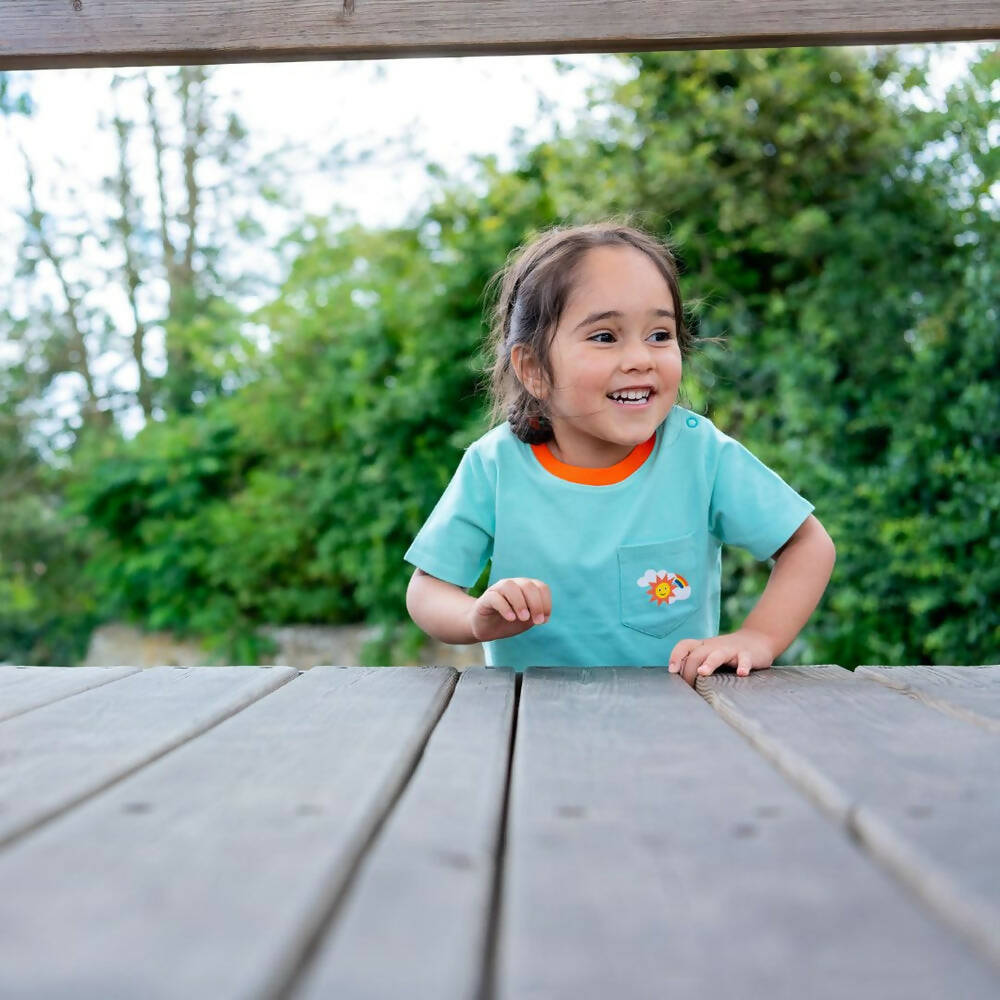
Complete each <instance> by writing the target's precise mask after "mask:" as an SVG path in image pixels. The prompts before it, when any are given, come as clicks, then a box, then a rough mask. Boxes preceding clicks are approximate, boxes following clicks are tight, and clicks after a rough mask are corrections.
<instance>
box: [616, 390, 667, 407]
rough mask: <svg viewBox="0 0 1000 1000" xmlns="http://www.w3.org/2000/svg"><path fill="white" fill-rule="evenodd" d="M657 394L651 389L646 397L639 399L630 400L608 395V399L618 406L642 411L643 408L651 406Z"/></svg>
mask: <svg viewBox="0 0 1000 1000" xmlns="http://www.w3.org/2000/svg"><path fill="white" fill-rule="evenodd" d="M655 395H656V393H655V392H654V391H653V390H652V389H650V390H648V391H647V392H646V395H645V396H640V397H639V398H638V399H628V398H623V397H616V396H612V395H611V394H610V393H609V394H608V399H610V400H611V402H612V403H614V404H615V405H616V406H626V407H630V408H632V409H636V410H641V409H642V408H643V407H646V406H649V403H650V401H651V400H652V398H653V396H655Z"/></svg>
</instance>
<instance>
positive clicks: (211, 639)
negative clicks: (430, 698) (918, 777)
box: [0, 44, 1000, 668]
mask: <svg viewBox="0 0 1000 1000" xmlns="http://www.w3.org/2000/svg"><path fill="white" fill-rule="evenodd" d="M998 109H1000V48H998V47H997V46H995V45H972V44H968V45H965V44H963V45H935V46H902V47H886V48H872V47H855V48H797V49H779V50H752V49H751V50H738V51H705V52H670V53H642V54H630V55H606V56H592V55H588V56H576V57H574V56H569V57H560V58H554V57H548V56H531V57H526V56H525V57H522V56H517V57H485V58H455V59H408V60H398V61H386V62H372V61H368V62H354V63H308V64H265V65H249V66H222V67H183V68H179V69H170V68H155V69H148V70H136V69H130V70H111V69H107V70H58V71H56V70H48V71H44V72H36V73H28V72H11V73H6V74H0V163H2V168H3V171H2V172H3V178H4V184H3V185H2V190H0V278H2V288H3V290H4V292H3V295H2V296H0V662H7V663H22V664H68V665H69V664H77V663H82V662H135V656H136V655H137V654H135V653H129V654H127V655H126V654H125V653H121V652H119V653H117V654H116V653H114V652H110V653H107V654H103V653H100V652H95V648H96V647H97V646H99V645H100V643H99V642H98V641H97V640H98V639H102V637H103V639H102V641H103V640H107V639H108V637H109V636H114V635H115V634H118V633H117V632H116V630H118V632H120V631H121V630H122V629H124V628H126V627H128V628H130V629H132V630H133V632H131V633H130V634H132V635H143V634H155V635H157V636H160V635H164V636H169V637H170V641H172V642H177V643H181V644H186V645H185V648H186V649H187V650H189V651H190V650H194V652H193V653H190V654H189V655H190V656H191V657H192V658H194V659H195V660H198V659H199V658H203V662H213V661H214V662H230V663H256V662H271V661H273V660H274V659H275V657H278V658H279V659H282V654H285V655H284V656H283V662H290V661H291V660H293V659H294V658H293V657H291V656H290V654H289V652H288V651H289V648H290V646H289V644H294V642H295V641H300V642H301V641H306V640H308V641H312V639H311V638H310V637H312V638H315V640H316V644H318V647H317V651H315V653H314V654H308V655H314V662H343V663H347V662H352V663H363V664H380V663H416V662H440V655H439V654H440V651H439V650H438V651H430V650H429V647H427V646H425V645H424V644H423V638H424V637H423V635H422V633H420V632H419V630H417V629H416V627H415V626H413V625H412V623H410V622H409V620H408V618H407V615H406V610H405V603H404V595H405V591H406V585H407V583H408V580H409V577H410V573H411V571H412V568H411V567H410V566H408V564H406V563H404V562H403V559H402V555H403V552H404V551H405V550H406V548H407V546H408V545H409V542H410V541H411V540H412V538H413V536H414V534H415V533H416V531H417V530H418V528H419V527H420V525H421V524H422V523H423V521H424V519H425V518H426V516H427V514H428V513H429V512H430V510H431V508H432V507H433V505H434V503H435V502H436V500H437V498H438V497H439V495H440V493H441V491H442V489H443V488H444V486H445V484H446V483H447V481H448V479H449V478H450V476H451V474H452V472H453V471H454V469H455V467H456V466H457V464H458V461H459V459H460V457H461V452H462V449H463V448H464V447H465V446H466V445H467V444H469V443H470V442H471V441H472V440H473V439H475V438H476V437H478V436H479V435H480V434H482V433H483V432H484V431H485V430H486V429H487V426H488V425H487V423H486V419H485V397H484V394H483V392H482V391H481V383H482V379H483V373H484V371H485V370H486V369H487V368H488V366H489V359H488V358H487V357H485V356H484V354H483V353H482V348H481V345H482V341H483V335H484V332H485V324H484V315H485V312H486V309H487V307H488V302H486V301H485V300H484V287H485V285H486V283H487V281H488V280H489V278H490V277H491V276H492V275H493V273H494V272H495V271H496V270H497V269H498V268H499V267H500V266H501V265H502V264H503V262H504V260H505V258H506V257H507V255H508V253H509V252H510V251H511V250H512V249H514V248H515V247H517V246H518V245H520V244H521V243H522V242H523V241H524V240H525V239H527V238H530V236H531V235H532V234H534V233H535V232H537V231H538V230H540V229H543V228H545V227H548V226H550V225H554V224H572V223H575V222H585V221H591V220H595V219H599V218H603V217H606V216H609V215H618V216H628V217H629V218H630V219H631V220H632V221H634V222H635V223H637V224H639V225H642V226H644V227H646V228H647V229H650V230H651V231H653V232H655V233H657V234H658V235H661V236H665V237H668V238H669V239H671V240H672V241H673V243H674V244H675V246H676V248H677V253H678V256H679V259H680V261H681V265H682V289H683V291H684V294H685V296H686V306H687V310H688V314H689V320H690V322H691V323H692V325H693V326H694V328H695V329H696V330H697V331H698V332H700V333H701V334H702V335H704V336H711V337H721V338H723V341H724V342H723V343H722V344H714V343H713V344H710V345H709V344H706V345H705V346H704V348H702V349H700V350H699V351H698V352H697V353H696V356H695V358H694V359H693V360H692V361H691V362H690V363H689V364H688V365H687V367H686V371H685V378H684V386H683V390H682V396H681V402H682V403H683V404H684V405H686V406H690V407H692V408H694V409H696V410H698V411H699V412H701V413H705V414H707V415H708V416H709V417H710V419H712V420H713V421H714V422H715V423H716V424H717V425H718V426H719V427H720V428H721V429H722V430H724V431H725V432H727V433H729V434H731V435H733V436H734V437H736V438H738V439H739V440H740V441H742V442H743V443H744V444H746V446H747V447H748V448H750V449H751V451H753V452H754V453H756V454H757V455H758V456H759V457H760V458H761V459H762V460H763V461H764V462H765V463H767V464H768V465H770V466H771V467H772V468H774V469H775V470H776V471H777V472H779V474H781V475H782V477H783V478H784V479H786V480H787V481H788V482H789V483H790V484H791V485H792V486H793V487H794V488H795V489H797V490H798V491H799V492H801V493H802V494H803V495H804V496H806V497H807V498H809V499H810V500H811V501H812V502H813V503H814V504H815V505H816V514H817V516H818V517H819V518H820V520H821V521H822V522H823V523H824V525H825V526H826V527H827V529H828V530H829V532H830V534H831V535H832V536H833V538H834V540H835V541H836V543H837V551H838V559H837V566H836V569H835V571H834V576H833V579H832V581H831V584H830V587H829V589H828V591H827V594H826V596H825V598H824V600H823V603H822V604H821V606H820V608H819V610H818V611H817V612H816V614H815V615H814V617H813V618H812V620H811V621H810V623H809V624H808V626H807V627H806V629H805V630H804V632H803V633H802V635H801V636H800V637H799V639H798V640H797V641H796V642H795V644H794V645H793V646H792V647H791V648H790V649H789V650H788V651H787V652H786V653H785V654H784V656H783V657H782V660H781V661H780V662H787V663H792V662H796V663H840V664H842V665H844V666H846V667H852V668H853V667H854V666H856V665H857V664H859V663H882V664H920V663H939V664H973V663H988V662H993V663H995V662H998V661H1000V654H998V647H1000V611H998V607H1000V523H998V522H1000V518H998V511H1000V447H998V446H1000V440H998V439H1000V291H998V288H1000V281H998V278H1000V240H998V228H1000V152H998V150H1000V142H998V140H1000V114H998ZM723 570H724V572H723V585H724V592H723V607H722V629H723V630H728V629H732V628H736V627H738V625H739V624H740V622H741V621H742V619H743V617H744V616H745V615H746V614H747V612H748V611H749V610H750V608H751V607H752V606H753V603H754V602H755V600H756V598H757V597H758V596H759V594H760V592H761V590H762V589H763V587H764V584H765V583H766V580H767V576H768V572H769V566H768V565H767V564H764V563H756V562H755V561H754V560H753V559H752V557H750V556H749V554H747V553H745V552H743V551H742V550H737V549H731V550H727V551H726V552H725V554H724V565H723ZM486 575H487V574H486V572H485V571H484V574H483V578H482V579H481V580H480V582H479V584H478V586H477V587H476V588H475V589H474V590H473V593H479V592H480V591H481V589H482V588H483V586H484V584H485V579H486ZM331 629H332V631H333V632H336V630H337V629H344V630H347V629H353V630H354V631H353V632H350V635H352V636H354V637H355V638H356V639H357V640H358V641H357V642H356V643H355V645H353V646H350V647H349V652H346V653H345V652H344V651H343V650H339V651H337V652H331V650H330V649H329V648H323V642H324V641H325V640H324V638H323V637H324V636H327V635H329V634H330V630H331ZM135 630H138V631H135ZM324 630H327V631H324ZM341 634H343V635H347V634H348V633H347V632H346V631H345V632H342V633H341ZM307 644H308V642H307ZM88 651H89V652H88ZM176 655H177V654H176V653H174V652H171V653H169V654H167V653H163V654H162V655H161V656H160V659H159V662H171V657H174V656H176ZM185 655H188V654H185ZM303 655H306V654H303ZM464 655H465V656H466V660H467V661H470V662H474V661H475V656H474V649H473V651H466V652H465V654H464ZM102 656H104V659H103V660H102ZM116 656H117V657H118V658H117V659H116ZM338 656H339V657H340V658H339V659H338V658H337V657H338ZM346 656H349V657H350V659H345V658H344V657H346ZM88 657H89V659H88ZM306 658H307V659H308V656H307V657H306ZM478 662H481V660H478Z"/></svg>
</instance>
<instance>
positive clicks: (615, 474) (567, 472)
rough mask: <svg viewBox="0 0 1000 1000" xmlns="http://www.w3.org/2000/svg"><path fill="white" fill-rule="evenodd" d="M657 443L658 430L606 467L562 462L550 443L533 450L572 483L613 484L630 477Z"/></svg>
mask: <svg viewBox="0 0 1000 1000" xmlns="http://www.w3.org/2000/svg"><path fill="white" fill-rule="evenodd" d="M655 444H656V432H655V431H654V432H653V436H652V437H651V438H650V439H649V440H648V441H644V442H643V443H642V444H637V445H636V446H635V447H634V448H633V449H632V450H631V451H630V452H629V453H628V454H627V455H626V456H625V457H624V458H623V459H622V460H621V461H620V462H616V463H615V464H614V465H609V466H607V467H606V468H604V469H588V468H585V467H584V466H582V465H569V464H567V463H566V462H560V461H559V459H558V458H556V457H555V455H553V454H552V452H551V451H550V449H549V446H548V444H533V445H531V450H532V451H533V452H534V453H535V458H537V459H538V461H539V462H540V463H541V465H542V466H543V467H544V468H545V469H546V470H547V471H548V472H551V473H552V475H553V476H558V478H559V479H565V480H566V481H567V482H570V483H580V484H582V485H583V486H611V485H613V484H614V483H620V482H621V481H622V480H623V479H628V477H629V476H631V475H632V473H633V472H635V470H636V469H638V468H639V466H640V465H642V463H643V462H645V461H646V459H647V458H649V456H650V453H651V452H652V450H653V445H655Z"/></svg>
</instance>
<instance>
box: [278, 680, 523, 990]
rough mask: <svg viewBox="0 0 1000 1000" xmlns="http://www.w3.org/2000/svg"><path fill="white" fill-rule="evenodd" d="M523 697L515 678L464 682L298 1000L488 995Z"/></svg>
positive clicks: (365, 864) (331, 929)
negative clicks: (514, 735)
mask: <svg viewBox="0 0 1000 1000" xmlns="http://www.w3.org/2000/svg"><path fill="white" fill-rule="evenodd" d="M514 687H515V684H514V675H513V674H512V673H509V672H504V671H498V670H487V669H485V668H483V667H478V668H475V667H473V668H469V669H467V670H465V671H463V672H462V675H461V677H460V679H459V681H458V685H457V687H456V689H455V693H454V695H453V696H452V699H451V701H450V702H449V703H448V708H447V710H446V711H445V713H444V715H443V716H442V717H441V721H440V722H439V723H438V724H437V726H436V728H435V729H434V733H433V734H432V736H431V738H430V741H429V742H428V744H427V747H426V749H425V750H424V753H423V756H422V757H421V759H420V763H419V765H418V767H417V770H416V771H415V773H414V775H413V778H412V779H411V780H410V783H409V784H408V785H407V788H406V791H405V792H404V793H403V795H402V796H401V797H400V800H399V802H398V803H397V804H396V806H395V808H394V809H393V811H392V814H391V815H390V817H389V818H388V819H387V821H386V824H385V827H384V828H383V829H382V830H381V832H380V833H379V836H378V839H377V841H376V842H375V844H374V845H373V847H372V849H371V850H370V852H369V853H368V855H367V856H366V857H365V860H364V861H363V863H362V864H361V866H360V868H359V871H358V874H357V877H356V879H355V881H354V883H353V885H352V886H351V889H350V892H349V894H348V895H347V898H346V900H345V901H344V903H343V905H342V907H341V910H340V912H338V913H337V915H336V917H335V919H334V921H333V924H332V926H331V927H329V928H328V929H327V932H326V933H325V935H324V938H323V941H322V943H321V945H320V948H319V951H318V954H317V955H316V958H315V959H314V962H313V965H312V968H311V969H310V971H309V974H308V976H307V977H306V978H305V979H304V981H303V983H302V984H301V987H300V988H299V989H297V990H295V992H294V994H293V995H294V997H295V998H296V1000H321V998H327V997H345V998H348V997H349V998H350V1000H385V998H387V997H406V998H407V1000H457V998H464V1000H475V998H476V997H477V996H478V995H479V988H480V985H481V981H482V975H483V957H484V955H485V954H486V948H487V935H488V933H489V932H490V931H491V927H490V911H491V907H492V902H493V885H494V876H495V870H496V860H497V847H498V842H499V839H500V824H501V819H502V812H503V805H504V799H505V796H506V791H507V771H508V767H509V763H510V741H511V727H512V725H513V720H514V693H515V692H514Z"/></svg>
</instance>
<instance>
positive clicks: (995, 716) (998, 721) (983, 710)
mask: <svg viewBox="0 0 1000 1000" xmlns="http://www.w3.org/2000/svg"><path fill="white" fill-rule="evenodd" d="M854 675H855V677H864V678H866V679H867V680H873V681H878V682H879V683H880V684H886V685H888V686H889V687H894V688H896V689H898V690H900V691H905V692H906V693H907V694H908V695H910V696H911V697H913V698H918V699H919V700H920V701H922V702H924V704H926V705H930V706H931V707H932V708H936V709H938V710H940V711H942V712H948V713H949V714H950V715H954V716H955V717H956V718H958V719H962V720H964V721H965V722H971V723H973V724H974V725H977V726H983V727H985V728H986V729H989V730H990V731H991V732H994V733H1000V665H997V664H988V665H985V666H981V667H858V668H857V669H856V670H855V671H854Z"/></svg>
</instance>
